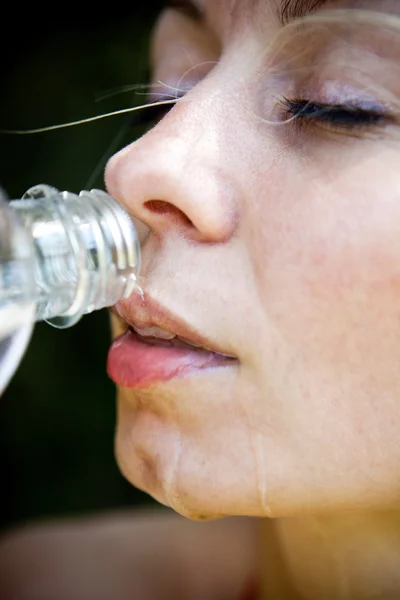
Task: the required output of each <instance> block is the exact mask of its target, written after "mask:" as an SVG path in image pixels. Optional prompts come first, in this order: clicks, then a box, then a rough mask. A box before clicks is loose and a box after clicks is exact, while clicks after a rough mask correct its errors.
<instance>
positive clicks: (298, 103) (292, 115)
mask: <svg viewBox="0 0 400 600" xmlns="http://www.w3.org/2000/svg"><path fill="white" fill-rule="evenodd" d="M280 104H281V106H282V108H283V110H284V112H285V114H286V118H288V119H293V121H294V124H296V125H297V126H301V127H303V126H307V125H310V126H311V125H313V124H316V125H320V126H324V127H326V128H330V129H333V130H342V131H343V130H346V131H352V130H361V129H372V128H373V127H377V126H379V125H384V124H386V123H387V121H388V118H387V115H385V114H384V113H383V112H382V111H381V110H379V109H373V108H361V107H359V106H351V105H346V104H323V103H320V102H312V101H310V100H305V99H294V100H291V99H289V98H285V97H284V98H282V99H281V100H280Z"/></svg>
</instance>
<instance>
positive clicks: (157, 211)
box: [105, 93, 238, 243]
mask: <svg viewBox="0 0 400 600" xmlns="http://www.w3.org/2000/svg"><path fill="white" fill-rule="evenodd" d="M189 94H190V93H189ZM204 104H206V105H207V106H204ZM210 111H212V107H210V106H209V102H207V101H203V100H201V99H200V100H195V99H192V100H189V99H187V98H186V97H185V98H182V99H181V100H179V101H178V103H177V105H176V106H175V107H174V108H173V109H172V111H171V112H170V113H169V114H168V115H167V116H165V117H164V118H163V119H162V121H160V123H158V124H157V125H156V126H155V127H154V128H153V129H151V130H150V131H149V132H148V133H146V134H145V135H144V136H143V137H142V138H140V139H139V140H137V141H135V142H134V143H132V144H131V145H129V146H128V147H126V148H125V149H123V150H122V151H120V152H119V153H118V154H116V155H115V156H114V157H113V158H112V159H111V160H110V161H109V163H108V165H107V167H106V172H105V182H106V186H107V189H108V191H109V193H110V194H111V195H112V196H114V197H115V198H116V199H117V200H118V201H119V202H120V203H121V204H122V205H123V206H125V208H126V209H127V210H128V211H129V212H130V213H131V214H132V215H133V216H134V217H137V218H138V219H139V220H140V221H142V222H143V223H145V224H146V225H147V226H148V227H149V228H150V229H151V230H152V231H154V232H155V233H156V234H157V235H160V236H162V235H165V234H167V233H168V232H170V231H171V230H172V229H174V230H175V231H177V230H178V231H179V232H180V234H182V235H184V236H185V237H187V238H190V239H191V240H196V241H198V242H208V243H219V242H223V241H226V240H227V239H229V238H230V237H231V235H232V233H233V232H234V229H235V226H236V222H237V211H238V194H237V190H236V186H235V184H234V178H233V177H232V173H230V172H229V160H228V156H227V152H228V144H227V143H224V129H223V122H224V119H222V120H221V119H219V120H218V119H216V118H214V117H215V116H214V117H212V116H211V112H210ZM221 117H222V115H221ZM219 121H220V122H219Z"/></svg>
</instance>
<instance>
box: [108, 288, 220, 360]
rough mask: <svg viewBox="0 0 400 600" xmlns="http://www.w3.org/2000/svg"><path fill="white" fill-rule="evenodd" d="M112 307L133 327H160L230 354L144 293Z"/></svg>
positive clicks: (203, 345) (183, 337) (180, 336)
mask: <svg viewBox="0 0 400 600" xmlns="http://www.w3.org/2000/svg"><path fill="white" fill-rule="evenodd" d="M113 308H114V311H115V312H116V313H117V314H118V315H119V316H120V317H121V318H122V319H123V320H124V321H125V322H126V323H127V324H128V325H129V326H131V327H133V328H134V329H145V328H146V327H160V328H161V329H164V330H166V331H169V332H170V333H173V334H174V335H176V336H177V337H179V338H182V339H184V340H186V341H188V342H189V343H193V344H194V345H197V346H202V347H203V348H207V349H208V350H211V351H212V352H217V353H219V354H225V355H229V356H232V355H231V354H230V353H228V352H227V351H226V350H224V349H222V348H220V347H218V346H216V344H215V342H213V341H210V340H208V339H207V338H205V337H203V336H202V335H200V334H199V333H198V332H197V331H195V330H194V329H192V328H191V327H190V326H189V325H188V324H187V323H186V322H185V321H184V320H182V319H180V318H179V317H177V316H176V315H174V314H173V313H171V312H169V311H168V310H166V309H165V308H164V307H162V306H161V305H160V304H159V303H158V302H156V301H155V300H153V299H152V298H151V297H150V296H149V295H148V294H146V293H145V294H144V296H143V297H141V296H140V295H139V294H132V295H131V296H130V297H129V298H125V299H123V300H120V301H119V302H117V304H116V305H115V306H114V307H113Z"/></svg>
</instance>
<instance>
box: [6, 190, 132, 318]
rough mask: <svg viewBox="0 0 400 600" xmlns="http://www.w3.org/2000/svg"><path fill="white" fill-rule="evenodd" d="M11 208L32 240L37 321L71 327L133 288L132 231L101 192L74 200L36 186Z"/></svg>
mask: <svg viewBox="0 0 400 600" xmlns="http://www.w3.org/2000/svg"><path fill="white" fill-rule="evenodd" d="M10 205H11V207H12V208H13V209H14V210H15V212H16V214H17V216H18V218H19V220H20V222H21V223H22V224H23V226H24V228H25V229H26V230H28V233H29V235H30V237H31V239H32V247H33V253H34V271H35V274H34V278H35V289H36V291H35V301H36V320H37V321H41V320H45V321H48V322H50V324H52V325H54V326H56V327H60V328H63V327H68V326H71V325H73V324H74V323H76V322H77V321H78V320H79V319H80V317H81V316H82V315H83V314H86V313H90V312H92V311H94V310H98V309H100V308H104V307H106V306H111V305H113V304H115V303H116V302H117V301H118V300H120V299H121V298H124V297H127V296H129V295H130V294H131V293H132V292H133V290H134V289H135V287H137V276H138V273H139V268H140V244H139V240H138V237H137V234H136V230H135V227H134V225H133V222H132V220H131V219H130V217H129V215H128V213H126V212H125V210H124V209H123V208H122V207H121V206H120V205H119V204H118V203H117V202H116V201H115V200H114V199H113V198H111V196H109V195H108V194H106V193H105V192H103V191H101V190H92V191H90V192H88V191H83V192H81V193H80V194H79V195H76V194H72V193H70V192H59V191H58V190H56V189H55V188H52V187H49V186H46V185H39V186H36V187H34V188H31V189H30V190H28V192H27V193H26V194H25V195H24V196H23V198H22V199H21V200H14V201H11V202H10Z"/></svg>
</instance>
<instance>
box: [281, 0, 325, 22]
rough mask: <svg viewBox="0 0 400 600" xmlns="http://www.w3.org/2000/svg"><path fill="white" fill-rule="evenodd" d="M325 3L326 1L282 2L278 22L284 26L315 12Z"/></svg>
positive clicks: (299, 0)
mask: <svg viewBox="0 0 400 600" xmlns="http://www.w3.org/2000/svg"><path fill="white" fill-rule="evenodd" d="M327 3H328V0H284V2H283V6H282V8H281V9H280V11H279V20H280V21H281V23H283V24H285V23H289V22H290V21H295V20H296V19H301V17H305V16H306V15H308V14H309V13H313V12H315V11H316V10H318V9H319V8H321V7H322V6H323V5H324V4H327Z"/></svg>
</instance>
